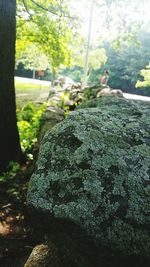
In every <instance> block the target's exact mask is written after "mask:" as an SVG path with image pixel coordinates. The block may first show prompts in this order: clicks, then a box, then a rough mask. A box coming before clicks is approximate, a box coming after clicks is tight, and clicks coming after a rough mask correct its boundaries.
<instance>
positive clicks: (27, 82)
mask: <svg viewBox="0 0 150 267" xmlns="http://www.w3.org/2000/svg"><path fill="white" fill-rule="evenodd" d="M15 88H16V101H17V106H18V107H20V106H23V105H24V104H26V103H27V102H31V101H34V102H38V101H39V102H43V101H45V100H46V99H47V96H48V93H49V91H50V82H47V81H41V80H34V79H26V78H20V77H16V78H15Z"/></svg>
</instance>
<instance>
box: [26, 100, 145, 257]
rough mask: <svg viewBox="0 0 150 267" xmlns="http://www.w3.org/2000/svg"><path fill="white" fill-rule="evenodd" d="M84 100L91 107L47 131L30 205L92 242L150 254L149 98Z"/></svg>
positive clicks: (31, 192) (138, 253)
mask: <svg viewBox="0 0 150 267" xmlns="http://www.w3.org/2000/svg"><path fill="white" fill-rule="evenodd" d="M95 103H96V104H95ZM85 106H97V107H95V108H85V109H79V110H78V111H75V112H73V113H72V114H70V115H69V116H68V118H67V119H66V120H64V121H63V122H61V123H59V124H57V125H56V126H54V128H53V129H52V130H51V132H47V133H46V135H45V137H44V139H43V143H42V145H41V149H40V153H39V160H38V164H37V170H36V172H35V174H34V175H33V176H32V178H31V180H30V183H29V189H28V195H27V201H28V204H29V205H30V206H32V207H34V208H35V209H36V210H38V211H40V212H41V213H42V212H47V213H48V214H49V221H51V218H53V219H55V218H57V220H59V219H66V220H68V221H70V222H71V221H72V222H74V223H75V224H77V225H78V226H79V227H80V228H81V229H83V230H84V231H85V232H86V234H87V236H89V237H91V239H93V240H94V241H95V242H96V244H97V246H99V245H104V246H107V247H110V248H113V249H115V250H118V251H121V252H123V253H126V254H128V255H129V254H136V255H140V256H150V235H149V229H150V105H149V104H148V103H141V102H135V101H129V100H125V99H123V98H117V97H114V98H112V97H107V98H105V97H103V98H102V99H101V100H97V102H89V103H88V104H87V105H85Z"/></svg>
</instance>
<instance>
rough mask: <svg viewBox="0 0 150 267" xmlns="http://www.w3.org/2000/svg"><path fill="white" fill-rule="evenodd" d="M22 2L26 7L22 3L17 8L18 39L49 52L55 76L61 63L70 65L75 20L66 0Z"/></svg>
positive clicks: (45, 52) (48, 56) (46, 53)
mask: <svg viewBox="0 0 150 267" xmlns="http://www.w3.org/2000/svg"><path fill="white" fill-rule="evenodd" d="M23 2H24V4H25V5H24V8H25V10H24V11H22V8H23V6H22V5H19V11H18V31H17V39H18V40H19V42H22V43H23V44H25V43H26V42H27V43H28V42H30V43H34V44H35V45H36V46H37V47H38V49H40V50H41V51H42V52H43V53H44V54H45V55H46V56H47V58H48V60H49V63H50V66H51V71H52V73H53V76H55V73H56V70H57V68H58V67H59V66H60V64H64V65H69V64H70V58H71V50H70V47H69V44H70V42H71V41H72V39H73V35H72V28H73V27H74V25H75V23H74V22H73V18H71V17H70V15H69V14H68V10H67V6H66V1H61V2H59V1H55V0H51V1H42V0H41V1H38V2H36V1H23ZM19 3H20V2H19ZM21 7H22V8H21ZM20 16H21V19H20ZM22 18H23V22H24V23H22Z"/></svg>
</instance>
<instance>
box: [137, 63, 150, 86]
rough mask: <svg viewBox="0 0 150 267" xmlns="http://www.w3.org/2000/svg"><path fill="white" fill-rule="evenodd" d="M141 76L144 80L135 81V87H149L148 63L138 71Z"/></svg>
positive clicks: (149, 68)
mask: <svg viewBox="0 0 150 267" xmlns="http://www.w3.org/2000/svg"><path fill="white" fill-rule="evenodd" d="M140 74H141V76H142V77H143V78H144V81H139V80H138V81H137V83H136V87H137V88H143V87H144V88H145V87H148V88H150V63H149V65H148V66H147V67H146V69H143V70H141V72H140Z"/></svg>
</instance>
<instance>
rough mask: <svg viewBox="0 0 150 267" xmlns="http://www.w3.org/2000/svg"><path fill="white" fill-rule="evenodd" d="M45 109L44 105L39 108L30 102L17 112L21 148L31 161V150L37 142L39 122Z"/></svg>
mask: <svg viewBox="0 0 150 267" xmlns="http://www.w3.org/2000/svg"><path fill="white" fill-rule="evenodd" d="M45 108H46V104H43V105H41V106H40V107H39V106H37V105H36V104H34V103H32V102H31V103H28V104H27V105H25V106H24V107H23V108H22V109H21V110H18V112H17V115H18V128H19V134H20V141H21V147H22V150H23V151H24V152H25V153H26V154H27V156H28V157H30V158H31V159H32V154H31V153H32V149H33V146H34V144H35V143H36V142H37V135H38V131H39V127H40V122H41V118H42V115H43V112H44V111H45Z"/></svg>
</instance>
